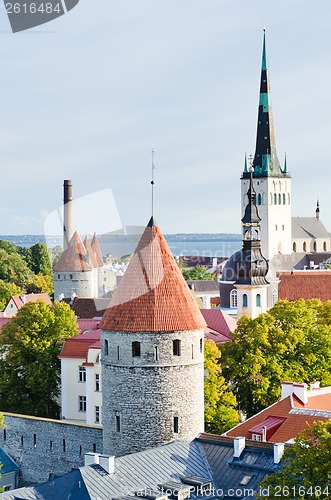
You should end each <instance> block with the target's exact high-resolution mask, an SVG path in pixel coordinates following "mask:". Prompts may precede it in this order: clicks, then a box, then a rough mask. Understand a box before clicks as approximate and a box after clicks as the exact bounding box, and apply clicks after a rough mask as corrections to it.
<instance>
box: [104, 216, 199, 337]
mask: <svg viewBox="0 0 331 500" xmlns="http://www.w3.org/2000/svg"><path fill="white" fill-rule="evenodd" d="M204 327H205V321H204V319H203V317H202V315H201V313H200V311H199V309H198V307H197V305H196V303H195V300H194V298H193V296H192V294H191V292H190V290H189V289H188V286H187V284H186V282H185V280H184V278H183V276H182V273H181V271H180V269H179V268H178V266H177V263H176V261H175V259H174V257H173V255H172V253H171V251H170V249H169V247H168V244H167V242H166V240H165V238H164V236H163V234H162V232H161V230H160V229H159V228H158V227H157V226H156V224H155V222H154V220H153V218H151V220H150V221H149V224H148V226H147V227H146V228H145V231H144V233H143V235H142V237H141V239H140V241H139V243H138V246H137V248H136V250H135V252H134V254H133V256H132V258H131V260H130V263H129V265H128V268H127V270H126V272H125V273H124V276H123V278H122V279H121V281H120V284H119V286H118V288H117V289H116V291H115V293H114V295H113V297H112V298H111V301H110V304H109V307H108V309H107V310H106V312H105V314H104V316H103V319H102V323H101V328H102V329H104V330H115V331H135V332H156V331H160V332H164V331H180V330H195V329H198V328H204Z"/></svg>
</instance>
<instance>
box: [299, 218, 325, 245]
mask: <svg viewBox="0 0 331 500" xmlns="http://www.w3.org/2000/svg"><path fill="white" fill-rule="evenodd" d="M301 238H305V239H307V238H314V239H317V238H322V239H325V240H328V239H330V235H329V233H328V231H327V230H326V229H325V226H324V224H323V222H322V221H321V220H320V219H317V218H316V217H292V239H293V240H296V239H301Z"/></svg>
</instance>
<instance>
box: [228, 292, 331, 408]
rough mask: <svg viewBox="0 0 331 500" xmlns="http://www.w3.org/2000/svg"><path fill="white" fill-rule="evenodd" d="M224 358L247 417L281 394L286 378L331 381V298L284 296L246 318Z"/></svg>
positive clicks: (299, 380) (325, 382)
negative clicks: (327, 300) (307, 298)
mask: <svg viewBox="0 0 331 500" xmlns="http://www.w3.org/2000/svg"><path fill="white" fill-rule="evenodd" d="M222 362H223V374H224V376H225V379H226V380H227V382H228V383H229V382H231V384H232V385H233V388H234V392H235V394H236V396H237V399H238V403H239V409H240V410H241V411H243V412H244V413H245V414H246V415H247V416H248V417H249V416H251V415H254V414H255V413H257V412H259V411H261V410H262V409H263V408H265V407H267V406H269V405H270V404H272V403H274V402H275V401H277V400H278V399H279V397H280V393H281V382H282V381H284V380H293V381H295V382H306V383H309V382H311V381H312V380H319V381H320V382H321V385H322V386H323V385H330V384H331V372H330V363H331V302H326V303H324V304H322V302H320V301H319V300H315V299H313V300H306V301H305V300H303V299H300V300H298V301H296V302H287V301H279V302H278V304H276V305H275V306H274V307H273V308H272V309H270V310H269V311H268V312H267V313H265V314H261V315H260V316H258V317H257V318H255V319H250V318H249V317H248V316H244V317H242V318H241V319H240V320H239V321H238V326H237V330H236V332H235V334H234V335H233V342H229V343H227V344H224V346H222Z"/></svg>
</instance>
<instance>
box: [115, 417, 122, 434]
mask: <svg viewBox="0 0 331 500" xmlns="http://www.w3.org/2000/svg"><path fill="white" fill-rule="evenodd" d="M116 432H121V417H120V416H119V415H116Z"/></svg>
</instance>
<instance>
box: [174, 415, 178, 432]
mask: <svg viewBox="0 0 331 500" xmlns="http://www.w3.org/2000/svg"><path fill="white" fill-rule="evenodd" d="M174 433H175V434H178V417H174Z"/></svg>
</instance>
